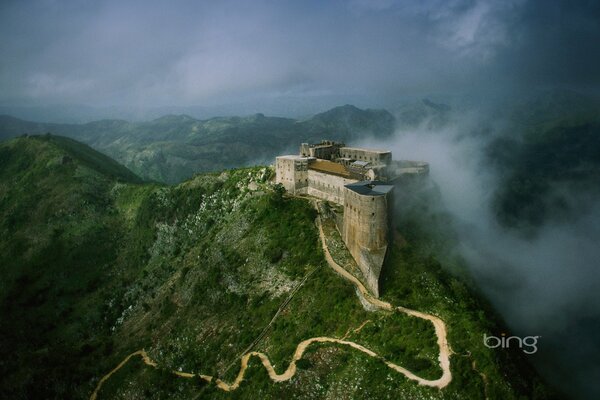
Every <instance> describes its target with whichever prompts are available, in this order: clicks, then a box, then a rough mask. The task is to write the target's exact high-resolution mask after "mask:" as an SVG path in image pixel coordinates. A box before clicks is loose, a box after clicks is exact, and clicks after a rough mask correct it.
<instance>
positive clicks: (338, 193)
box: [308, 169, 356, 205]
mask: <svg viewBox="0 0 600 400" xmlns="http://www.w3.org/2000/svg"><path fill="white" fill-rule="evenodd" d="M355 182H356V180H355V179H348V178H344V177H341V176H337V175H330V174H325V173H323V172H319V171H315V170H311V169H309V170H308V194H309V195H311V196H315V197H318V198H320V199H323V200H327V201H331V202H333V203H337V204H339V205H344V190H345V188H344V185H347V184H349V183H355Z"/></svg>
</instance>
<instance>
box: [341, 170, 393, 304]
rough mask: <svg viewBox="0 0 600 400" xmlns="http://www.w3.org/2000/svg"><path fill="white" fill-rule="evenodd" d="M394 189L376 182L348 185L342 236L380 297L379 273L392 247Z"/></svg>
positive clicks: (374, 292)
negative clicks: (390, 225)
mask: <svg viewBox="0 0 600 400" xmlns="http://www.w3.org/2000/svg"><path fill="white" fill-rule="evenodd" d="M393 188H394V187H393V186H392V185H386V184H384V183H383V182H376V181H362V182H357V183H352V184H349V185H346V187H345V196H344V197H345V204H344V223H343V227H342V232H341V233H342V238H343V240H344V243H346V247H348V250H349V251H350V254H352V257H353V258H354V260H356V263H357V264H358V266H359V267H360V270H361V271H362V273H363V276H364V277H365V279H366V282H365V283H366V284H367V287H368V288H369V289H370V290H371V292H372V293H373V295H374V296H375V297H379V275H380V273H381V267H382V266H383V260H384V259H385V254H386V252H387V247H388V236H389V213H390V211H391V210H390V205H391V204H393V202H392V200H391V193H392V189H393Z"/></svg>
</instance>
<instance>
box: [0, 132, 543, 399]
mask: <svg viewBox="0 0 600 400" xmlns="http://www.w3.org/2000/svg"><path fill="white" fill-rule="evenodd" d="M0 165H1V168H0V232H1V233H2V234H1V235H0V274H1V277H2V279H1V280H0V317H1V318H0V360H1V361H0V397H2V398H88V397H89V395H90V394H91V393H92V391H93V389H94V388H95V386H96V384H97V383H98V381H99V379H100V378H101V377H102V376H103V375H104V374H105V373H107V372H108V371H110V370H111V369H113V368H114V367H115V366H116V365H117V364H118V363H119V362H121V361H122V360H123V359H124V358H125V356H126V355H128V354H130V353H132V352H133V351H136V350H139V349H141V348H144V349H146V351H147V352H148V353H149V355H150V356H151V357H152V358H153V359H154V360H156V361H157V363H158V366H159V367H158V368H157V369H154V368H151V367H148V366H145V365H144V364H142V363H141V361H140V359H138V358H135V359H132V360H131V361H130V362H129V363H128V364H126V365H125V367H124V368H122V369H121V370H119V371H118V372H117V373H116V374H115V375H113V376H112V377H111V379H109V380H108V381H107V382H106V383H105V385H104V386H103V387H102V390H101V391H100V393H99V398H123V399H131V398H156V399H158V398H174V399H189V398H195V397H196V398H230V397H232V395H231V394H226V393H224V392H222V391H220V390H219V389H217V388H216V386H215V385H214V384H207V383H205V382H203V381H201V380H199V379H184V378H178V377H176V376H174V375H173V374H172V373H171V372H170V371H171V370H178V371H186V372H198V373H203V374H209V375H214V376H217V377H220V378H222V379H225V380H233V378H234V377H235V375H236V374H237V370H238V368H239V367H238V363H237V361H236V360H237V359H238V357H239V355H240V353H241V352H242V351H244V350H245V349H246V348H247V347H248V345H249V344H250V343H252V342H253V341H254V339H255V338H256V337H258V336H259V335H260V334H261V332H262V331H263V329H264V327H265V326H267V324H268V323H269V321H271V319H272V317H273V316H274V315H275V313H276V311H277V310H278V308H279V307H280V305H281V304H282V303H283V302H284V301H285V300H286V299H287V298H288V297H289V295H290V293H292V290H293V288H295V287H296V286H297V285H298V284H299V283H300V282H301V281H302V280H303V278H305V277H307V274H311V275H309V276H308V278H307V279H306V281H305V283H304V284H303V285H302V286H301V287H299V289H298V290H297V292H296V294H295V295H294V296H293V298H292V299H291V301H289V304H288V305H287V306H286V307H285V308H284V309H283V311H282V312H281V313H280V315H279V317H278V318H277V319H276V320H275V322H274V323H273V325H272V326H271V328H270V329H269V330H268V331H267V333H266V336H265V337H264V339H263V340H262V341H260V342H259V343H258V344H256V346H255V347H254V350H259V351H263V352H265V353H266V354H268V356H269V357H270V359H271V361H272V363H273V364H274V366H275V368H276V369H277V370H278V371H283V369H285V367H286V366H287V363H288V362H289V360H290V358H291V355H292V353H293V351H294V349H295V347H296V346H297V344H298V342H300V341H301V340H304V339H307V338H310V337H314V336H333V337H343V336H345V335H346V334H349V340H354V341H356V342H358V343H362V344H364V345H366V346H368V347H369V348H372V349H373V350H374V351H376V352H378V353H379V354H381V355H382V356H384V357H385V358H386V359H389V360H391V361H394V362H397V363H399V364H401V365H405V366H406V367H407V368H410V369H411V371H413V372H415V373H416V374H417V375H419V376H423V377H430V378H435V377H437V376H439V375H438V374H439V373H440V371H439V367H438V366H437V362H436V357H437V353H436V351H437V349H436V346H435V335H434V331H433V327H432V326H431V325H430V324H428V323H426V322H424V321H422V320H420V319H417V318H414V317H409V316H406V315H403V314H397V313H396V314H389V313H387V314H386V313H373V312H369V311H366V310H365V309H364V308H363V307H362V306H361V303H360V302H359V301H358V299H357V297H356V295H355V291H354V288H353V287H352V286H351V285H350V284H349V283H347V282H346V281H344V280H343V279H341V278H340V277H339V276H337V275H336V274H334V273H333V272H332V271H331V270H330V268H329V267H328V266H327V265H326V263H325V261H324V258H323V254H322V250H321V246H320V242H319V239H318V234H317V230H316V228H315V225H314V219H315V217H316V211H315V210H314V209H313V208H312V206H311V204H310V203H309V202H307V201H306V200H303V199H297V198H288V197H286V196H284V195H283V194H282V193H281V191H279V190H274V187H273V185H272V183H271V180H270V179H271V177H272V171H271V170H270V169H268V168H265V167H254V168H246V169H238V170H230V171H225V172H222V173H212V174H203V175H197V176H195V177H194V178H193V179H190V180H188V181H185V182H183V183H181V184H179V185H177V186H163V185H159V184H151V183H145V184H144V183H139V179H137V178H136V177H135V176H133V175H132V174H130V173H127V172H126V170H124V169H123V168H120V167H118V165H116V164H114V163H112V162H109V161H106V159H104V158H103V157H102V156H100V155H98V154H97V153H95V152H94V151H93V150H90V149H89V148H88V147H87V146H83V145H79V144H78V143H76V142H73V141H71V140H69V139H65V138H60V137H56V136H37V137H24V138H18V139H14V140H11V141H8V142H3V143H0ZM424 196H429V195H428V194H427V193H425V194H424ZM408 211H409V210H407V214H406V215H407V217H406V218H405V219H403V220H402V221H399V225H398V229H399V230H398V233H397V241H396V245H395V246H394V248H393V250H392V252H391V254H390V258H389V261H388V263H387V264H386V266H385V275H384V278H383V282H382V285H383V297H384V298H385V299H386V300H388V301H391V302H392V303H394V304H395V305H404V306H408V307H412V308H414V309H418V310H421V311H426V312H433V313H435V314H437V315H439V316H441V317H442V318H443V319H444V320H445V321H446V323H447V325H448V327H449V340H450V345H451V347H452V348H453V350H454V351H455V352H456V354H455V355H453V356H452V358H451V361H452V366H451V368H452V373H453V374H454V379H453V381H452V383H451V384H450V386H448V387H447V388H445V389H443V390H441V391H440V390H437V389H431V388H427V387H422V386H418V385H416V384H415V383H414V382H412V381H409V380H407V379H406V378H404V377H403V376H402V375H400V374H398V373H395V372H394V371H392V370H390V369H388V368H387V367H386V366H385V365H384V364H383V363H382V362H381V361H380V360H378V359H375V358H371V357H368V356H366V355H364V354H362V353H358V352H356V351H353V350H350V349H348V348H343V347H340V346H335V345H325V344H322V345H315V346H312V347H310V348H309V350H308V352H307V354H306V356H305V358H303V359H302V360H301V362H300V363H299V365H298V366H299V372H298V373H297V374H296V375H295V376H294V378H292V379H291V380H290V381H287V382H284V383H278V384H276V383H273V382H271V381H270V380H269V379H268V376H267V375H266V372H265V370H264V369H263V367H262V365H261V364H260V362H259V361H258V360H257V359H253V361H251V366H250V368H249V371H248V373H247V375H246V379H245V381H244V382H243V383H242V385H241V387H240V388H239V389H238V391H236V392H235V394H234V395H233V397H236V398H257V397H258V398H267V399H268V398H307V399H308V398H329V399H338V398H440V399H441V398H454V399H473V398H484V397H485V396H486V395H487V396H489V397H490V398H503V399H518V398H539V399H542V398H549V397H550V395H549V394H548V392H547V390H546V388H545V387H544V386H543V385H542V384H541V383H540V382H539V380H538V379H537V378H536V376H535V374H533V373H532V371H531V370H530V369H529V368H528V367H527V365H526V364H525V363H524V362H523V356H522V354H520V353H514V354H513V353H509V352H504V351H498V350H491V349H487V348H485V347H484V346H483V344H482V341H481V338H482V334H483V333H484V332H488V333H495V332H498V331H499V329H500V328H499V327H498V325H497V324H496V323H495V322H494V318H493V316H492V314H491V313H490V311H489V310H488V309H487V307H486V306H485V304H482V303H481V302H480V301H479V300H478V299H477V296H475V295H474V294H473V293H471V291H470V290H469V289H468V288H467V286H465V284H463V283H462V281H461V280H459V279H458V278H455V277H453V276H452V275H450V274H448V272H446V269H453V268H455V264H454V263H453V262H451V261H449V262H448V264H445V265H442V264H440V262H444V263H446V258H445V257H441V258H436V257H437V256H436V254H442V252H441V251H438V250H439V249H441V248H442V247H443V246H442V245H436V246H432V245H431V243H432V240H433V242H434V243H442V241H440V240H437V239H432V238H433V237H434V236H432V234H431V232H429V231H427V230H423V229H419V227H422V225H423V223H424V221H422V220H420V219H419V215H420V214H419V213H416V212H415V213H408ZM410 215H413V217H414V218H412V219H411V218H410ZM326 223H330V222H327V221H326ZM429 226H430V227H431V226H432V225H431V224H429ZM401 235H402V236H401ZM432 249H438V250H435V251H433V250H432ZM366 321H370V322H367V323H366V325H365V326H364V328H363V329H362V330H361V331H359V332H353V330H354V329H356V328H358V327H359V326H360V325H361V324H363V323H365V322H366ZM482 374H483V375H482ZM484 375H485V377H486V378H485V379H484V378H482V377H483V376H484Z"/></svg>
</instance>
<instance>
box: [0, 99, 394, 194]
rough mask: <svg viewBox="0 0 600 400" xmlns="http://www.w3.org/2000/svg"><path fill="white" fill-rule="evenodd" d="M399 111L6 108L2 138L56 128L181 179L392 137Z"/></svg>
mask: <svg viewBox="0 0 600 400" xmlns="http://www.w3.org/2000/svg"><path fill="white" fill-rule="evenodd" d="M393 130H394V117H393V116H392V115H391V114H390V113H389V112H387V111H385V110H372V109H367V110H361V109H359V108H356V107H354V106H351V105H345V106H341V107H336V108H333V109H331V110H329V111H326V112H324V113H321V114H317V115H315V116H313V117H311V118H308V119H304V120H295V119H289V118H278V117H268V116H265V115H263V114H255V115H252V116H248V117H217V118H211V119H208V120H197V119H194V118H192V117H189V116H187V115H168V116H164V117H161V118H158V119H155V120H153V121H150V122H139V123H133V122H127V121H123V120H102V121H95V122H90V123H87V124H80V125H79V124H45V123H36V122H29V121H23V120H20V119H17V118H13V117H10V116H0V139H3V138H10V137H15V136H19V135H22V134H44V133H48V132H50V133H53V134H56V135H64V136H68V137H71V138H75V139H77V140H79V141H82V142H84V143H87V144H88V145H90V146H92V147H93V148H94V149H96V150H99V151H101V152H103V153H105V154H107V155H109V156H111V157H112V158H114V159H115V160H117V161H118V162H120V163H122V164H123V165H125V166H126V167H128V168H129V169H131V170H132V171H133V172H135V173H137V174H138V175H139V176H141V177H142V178H144V179H148V180H155V181H159V182H166V183H177V182H181V181H182V180H184V179H187V178H190V177H191V176H192V175H193V174H194V173H197V172H208V171H217V170H221V169H224V168H233V167H240V166H248V165H254V164H256V163H271V162H272V161H273V159H274V157H275V156H276V155H278V154H280V153H281V152H285V151H289V152H294V153H296V152H297V151H298V146H299V144H300V143H301V142H304V141H309V142H313V141H320V140H322V139H333V140H341V141H348V142H349V141H352V140H357V139H359V138H363V139H364V138H368V137H377V138H380V139H382V138H386V137H389V136H390V135H391V134H392V133H393Z"/></svg>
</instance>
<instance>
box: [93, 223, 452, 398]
mask: <svg viewBox="0 0 600 400" xmlns="http://www.w3.org/2000/svg"><path fill="white" fill-rule="evenodd" d="M316 224H317V227H318V229H319V237H320V239H321V245H322V246H323V252H324V253H325V259H326V261H327V264H328V265H329V266H330V267H331V268H332V269H333V270H334V271H335V272H336V273H337V274H339V275H341V276H342V277H343V278H345V279H347V280H349V281H350V282H351V283H352V284H353V285H354V286H355V287H356V289H357V290H358V292H359V293H360V295H361V296H362V297H363V298H364V299H365V300H366V301H368V302H369V303H370V304H372V305H373V306H374V307H376V308H378V309H381V310H386V311H392V312H402V313H405V314H408V315H410V316H413V317H417V318H422V319H426V320H428V321H430V322H431V323H432V324H433V326H434V328H435V334H436V336H437V343H438V346H439V349H440V353H439V357H438V360H439V365H440V368H441V369H442V376H441V377H440V378H438V379H435V380H429V379H425V378H421V377H419V376H417V375H415V374H414V373H412V372H410V371H409V370H407V369H406V368H404V367H401V366H400V365H397V364H395V363H393V362H391V361H388V360H386V359H384V358H383V357H381V356H380V355H378V354H377V353H375V352H374V351H372V350H370V349H368V348H366V347H364V346H362V345H360V344H358V343H355V342H351V341H348V340H345V337H344V338H342V339H338V338H332V337H325V336H320V337H313V338H310V339H306V340H304V341H302V342H300V343H299V344H298V346H297V347H296V351H295V352H294V355H293V357H292V360H291V362H290V364H289V365H288V367H287V369H286V370H285V371H284V372H283V373H281V374H278V373H277V372H276V371H275V369H274V368H273V365H272V364H271V361H270V360H269V357H268V356H267V355H266V354H264V353H261V352H258V351H252V352H249V353H246V354H244V355H242V357H241V367H240V371H239V373H238V375H237V377H236V378H235V380H234V381H233V382H231V383H227V382H225V381H223V380H221V379H218V378H213V377H212V376H208V375H201V374H194V373H188V372H180V371H172V373H173V374H174V375H176V376H179V377H182V378H188V379H190V378H197V379H202V380H205V381H206V382H209V383H210V382H213V381H214V383H215V384H216V386H217V387H218V388H219V389H222V390H224V391H226V392H230V391H233V390H235V389H237V388H238V387H239V386H240V384H241V382H242V381H243V380H244V375H245V374H246V370H247V368H248V363H249V360H250V359H251V358H252V357H258V358H259V359H260V361H261V363H262V364H263V366H264V367H265V369H266V370H267V373H268V374H269V377H270V378H271V380H273V381H274V382H284V381H287V380H289V379H291V378H292V377H293V376H294V375H295V374H296V371H297V367H296V363H297V361H298V360H300V359H301V358H302V356H303V355H304V352H305V351H306V349H307V348H308V347H309V346H310V345H311V344H312V343H335V344H338V345H344V346H348V347H351V348H353V349H355V350H358V351H361V352H363V353H365V354H367V355H368V356H371V357H374V358H377V359H380V360H381V361H382V362H383V363H384V364H385V365H387V366H388V367H389V368H391V369H393V370H394V371H396V372H399V373H400V374H402V375H404V376H405V377H407V378H408V379H411V380H413V381H416V382H417V383H418V384H419V385H423V386H429V387H436V388H439V389H443V388H444V387H446V386H448V384H449V383H450V381H451V380H452V373H451V371H450V355H451V354H452V351H451V350H450V346H449V345H448V340H447V332H446V324H445V323H444V321H442V320H441V319H440V318H439V317H436V316H434V315H431V314H426V313H423V312H420V311H415V310H411V309H408V308H405V307H394V306H392V305H391V304H390V303H388V302H385V301H382V300H380V299H377V298H375V297H373V296H372V295H371V294H370V293H369V291H368V290H367V289H366V288H365V286H364V285H363V284H362V283H361V282H360V281H359V280H358V279H357V278H356V277H354V276H353V275H352V274H350V273H349V272H348V271H346V270H345V269H344V268H342V267H341V266H340V265H339V264H337V263H336V262H335V260H334V259H333V258H332V257H331V254H330V253H329V248H328V247H327V242H326V240H325V234H324V233H323V226H322V223H321V218H320V217H319V216H318V217H317V219H316ZM363 324H364V323H363ZM361 327H362V326H361ZM361 327H359V328H358V329H360V328H361ZM134 356H140V357H141V358H142V360H143V361H144V363H145V364H146V365H148V366H150V367H153V368H157V367H158V365H157V363H156V362H155V361H153V360H152V359H151V358H150V357H149V356H148V354H147V353H146V352H145V351H144V350H138V351H136V352H134V353H131V354H130V355H128V356H127V357H126V358H125V359H124V360H123V361H122V362H121V363H120V364H119V365H117V366H116V367H115V368H114V369H113V370H112V371H110V372H109V373H108V374H106V375H105V376H103V377H102V379H100V381H99V382H98V385H97V386H96V388H95V390H94V392H93V393H92V395H91V396H90V400H96V398H97V396H98V393H99V391H100V389H101V388H102V385H103V384H104V383H105V382H106V381H107V380H108V379H109V378H110V377H111V376H112V375H113V374H114V373H115V372H117V371H118V370H119V369H121V368H122V367H123V366H124V365H125V364H126V363H127V362H128V361H129V360H130V359H131V358H132V357H134Z"/></svg>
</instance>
